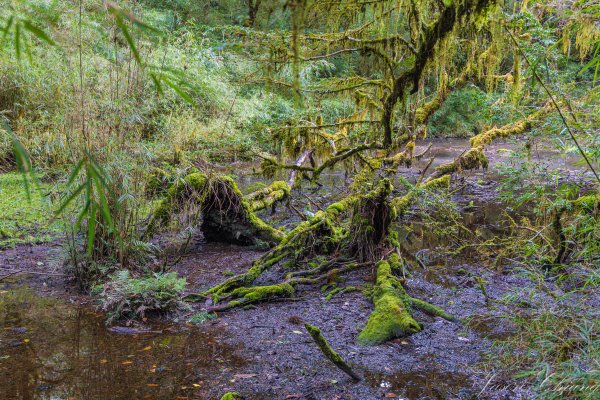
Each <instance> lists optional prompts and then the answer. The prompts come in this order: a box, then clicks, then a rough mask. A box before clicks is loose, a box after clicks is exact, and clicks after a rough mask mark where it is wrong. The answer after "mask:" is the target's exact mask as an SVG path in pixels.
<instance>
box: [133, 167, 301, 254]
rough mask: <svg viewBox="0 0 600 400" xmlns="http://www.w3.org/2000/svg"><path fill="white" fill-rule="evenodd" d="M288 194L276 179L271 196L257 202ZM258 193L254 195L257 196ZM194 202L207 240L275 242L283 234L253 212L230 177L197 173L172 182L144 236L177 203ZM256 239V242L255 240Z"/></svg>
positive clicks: (167, 217)
mask: <svg viewBox="0 0 600 400" xmlns="http://www.w3.org/2000/svg"><path fill="white" fill-rule="evenodd" d="M288 195H289V187H287V185H286V184H285V182H276V183H275V184H274V185H272V187H271V198H269V199H267V198H263V199H262V200H260V202H261V204H263V205H264V204H266V203H269V204H273V202H275V201H278V200H279V199H282V198H284V197H287V196H288ZM258 196H259V194H255V195H254V197H255V198H258ZM189 202H193V203H196V204H197V205H198V206H199V207H200V210H201V211H202V216H203V219H202V225H201V229H202V232H203V233H204V236H205V238H206V239H207V240H209V241H224V242H233V243H239V244H258V243H260V242H268V243H273V242H274V243H277V242H279V241H280V240H281V238H282V237H283V233H282V232H281V231H279V230H278V229H275V228H273V227H272V226H271V225H269V224H267V223H265V222H264V221H263V220H261V219H260V218H258V217H257V216H256V214H255V213H254V208H253V207H258V201H257V202H256V204H255V205H254V206H253V205H252V204H250V202H249V201H247V200H246V199H245V198H244V196H243V195H242V192H241V191H240V190H239V188H238V186H237V184H236V183H235V181H234V180H233V178H231V177H230V176H216V177H211V178H209V177H207V176H206V175H205V174H203V173H200V172H194V173H191V174H188V175H187V176H185V177H184V178H183V179H180V180H178V181H176V182H175V183H173V184H172V185H171V187H170V188H169V189H168V190H167V194H166V195H165V197H164V198H163V199H162V200H161V201H160V203H159V204H158V206H157V207H156V209H155V211H154V214H153V218H152V221H151V222H150V224H149V226H148V228H147V230H146V235H145V237H146V238H148V237H149V236H151V235H152V234H154V231H155V230H156V229H157V228H158V226H160V225H166V224H167V223H168V222H169V220H170V219H171V216H172V215H173V214H174V213H175V210H177V209H178V208H180V207H178V206H180V205H183V204H185V203H189ZM259 241H260V242H259Z"/></svg>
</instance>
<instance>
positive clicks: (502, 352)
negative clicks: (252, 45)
mask: <svg viewBox="0 0 600 400" xmlns="http://www.w3.org/2000/svg"><path fill="white" fill-rule="evenodd" d="M590 272H591V271H589V270H585V269H584V270H581V271H579V272H576V273H574V274H572V275H565V276H563V277H562V279H559V280H557V282H558V284H559V285H561V284H569V282H573V281H578V280H580V279H581V278H582V277H583V278H585V276H586V274H587V273H590ZM530 277H531V279H533V280H535V281H538V282H543V279H540V276H539V272H537V273H536V272H532V273H531V274H530ZM587 283H589V285H588V284H587ZM587 283H586V285H584V287H580V288H577V289H575V290H573V291H570V292H568V293H564V292H562V291H560V289H558V288H556V289H558V290H556V291H554V293H555V294H556V293H559V292H562V293H564V294H562V295H560V297H558V296H557V297H555V301H550V302H545V301H543V300H541V299H540V300H538V302H537V304H535V306H534V307H532V306H529V307H527V308H528V310H527V312H523V313H521V312H517V313H511V314H510V315H507V318H508V320H510V321H511V322H512V323H513V324H515V325H516V327H517V329H518V331H517V334H516V335H514V336H511V337H510V338H508V339H505V340H501V341H498V342H497V343H496V344H495V349H494V353H493V354H494V357H495V359H494V360H493V361H492V364H493V365H495V366H501V365H504V366H506V365H510V372H511V373H513V374H514V375H515V376H516V377H517V378H520V379H526V380H528V381H530V382H532V383H533V384H534V385H535V386H536V387H537V389H538V391H539V395H538V397H536V398H543V399H582V400H592V399H595V398H597V393H598V392H597V384H598V379H600V374H599V372H598V366H599V364H598V354H600V326H598V324H597V322H598V313H597V310H595V309H593V307H590V306H589V305H588V304H586V298H587V297H586V295H585V291H586V290H589V289H592V288H593V289H597V282H596V284H592V283H591V282H590V281H588V282H587ZM591 285H593V286H591ZM586 288H587V289H586ZM537 297H538V296H535V297H533V298H532V299H535V298H537ZM504 301H510V298H509V297H507V298H505V300H504Z"/></svg>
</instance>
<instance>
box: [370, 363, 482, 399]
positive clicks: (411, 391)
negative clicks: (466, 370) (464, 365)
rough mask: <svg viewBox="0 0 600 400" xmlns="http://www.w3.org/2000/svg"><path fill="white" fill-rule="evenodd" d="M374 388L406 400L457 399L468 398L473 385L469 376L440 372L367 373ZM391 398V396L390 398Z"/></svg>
mask: <svg viewBox="0 0 600 400" xmlns="http://www.w3.org/2000/svg"><path fill="white" fill-rule="evenodd" d="M366 378H367V380H368V381H369V383H370V384H371V385H372V386H376V387H379V388H380V389H381V390H382V391H384V392H385V393H386V394H389V393H393V394H395V395H396V396H397V397H395V398H401V399H406V400H424V399H455V398H459V397H461V398H462V397H465V396H468V394H469V393H470V392H471V391H472V389H471V387H472V383H471V381H470V379H469V378H468V376H467V375H464V374H461V373H458V372H444V371H439V370H435V369H433V370H428V371H414V372H403V373H396V374H384V373H367V374H366ZM390 397H391V396H390Z"/></svg>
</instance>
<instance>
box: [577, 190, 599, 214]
mask: <svg viewBox="0 0 600 400" xmlns="http://www.w3.org/2000/svg"><path fill="white" fill-rule="evenodd" d="M571 203H572V204H573V208H574V209H575V210H576V211H580V212H593V211H594V210H598V208H599V207H600V195H597V194H588V195H585V196H581V197H579V198H578V199H575V200H573V201H572V202H571Z"/></svg>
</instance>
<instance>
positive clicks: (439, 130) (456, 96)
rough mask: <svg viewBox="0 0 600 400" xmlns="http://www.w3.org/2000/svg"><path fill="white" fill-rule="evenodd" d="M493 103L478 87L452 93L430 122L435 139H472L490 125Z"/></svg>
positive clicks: (428, 129) (430, 129) (429, 127)
mask: <svg viewBox="0 0 600 400" xmlns="http://www.w3.org/2000/svg"><path fill="white" fill-rule="evenodd" d="M490 108H491V103H490V101H489V97H488V95H487V94H486V93H484V92H483V91H481V90H480V89H479V88H477V87H476V86H470V87H467V88H465V89H461V90H457V91H455V92H452V93H451V94H450V96H448V99H447V100H446V101H445V102H444V103H443V104H442V106H441V107H440V109H439V110H437V111H436V112H435V113H434V114H433V116H432V117H431V118H430V120H429V126H428V128H427V131H428V132H429V134H430V135H431V136H433V137H471V136H473V135H475V134H477V133H479V132H480V131H482V130H483V128H484V126H485V125H488V124H489V123H490V119H489V115H490V111H491V110H490Z"/></svg>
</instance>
